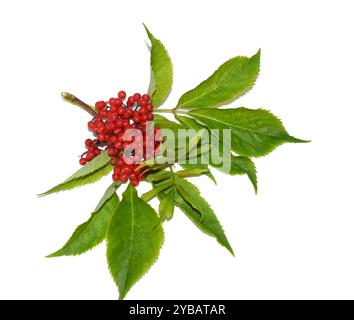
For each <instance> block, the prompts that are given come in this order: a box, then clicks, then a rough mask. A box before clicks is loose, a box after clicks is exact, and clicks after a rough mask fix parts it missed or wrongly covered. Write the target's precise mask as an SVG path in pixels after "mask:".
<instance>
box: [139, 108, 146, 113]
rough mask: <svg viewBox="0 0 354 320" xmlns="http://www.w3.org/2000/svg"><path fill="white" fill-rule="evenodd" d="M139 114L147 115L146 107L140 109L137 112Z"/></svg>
mask: <svg viewBox="0 0 354 320" xmlns="http://www.w3.org/2000/svg"><path fill="white" fill-rule="evenodd" d="M139 113H140V114H141V115H143V114H146V113H147V110H146V107H141V108H140V110H139Z"/></svg>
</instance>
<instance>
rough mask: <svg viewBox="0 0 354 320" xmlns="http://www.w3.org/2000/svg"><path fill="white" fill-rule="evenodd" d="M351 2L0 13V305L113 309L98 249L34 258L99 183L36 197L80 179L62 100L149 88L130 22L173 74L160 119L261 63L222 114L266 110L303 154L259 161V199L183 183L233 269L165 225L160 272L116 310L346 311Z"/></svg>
mask: <svg viewBox="0 0 354 320" xmlns="http://www.w3.org/2000/svg"><path fill="white" fill-rule="evenodd" d="M352 3H353V2H352V1H339V0H336V1H324V0H322V1H308V0H307V1H300V0H297V1H251V0H248V1H221V0H219V1H205V0H204V1H200V2H198V1H174V2H171V1H163V0H161V1H119V2H118V1H87V0H85V1H67V0H60V1H39V0H32V1H16V0H13V1H2V2H1V4H0V30H1V37H0V41H1V43H0V57H1V59H0V104H1V131H2V147H1V151H0V152H1V158H0V165H1V176H0V184H1V211H0V212H1V213H0V298H5V299H11V298H19V299H116V298H117V290H116V287H115V285H114V283H113V281H112V279H111V278H110V275H109V272H108V269H107V264H106V260H105V248H104V245H100V246H99V247H97V248H95V249H94V250H92V251H90V252H89V253H87V254H85V255H82V256H79V257H69V258H66V257H64V258H54V259H46V258H44V256H45V255H46V254H49V253H51V252H53V251H54V250H56V249H58V248H59V247H60V246H61V245H63V244H64V242H65V241H66V240H67V239H68V237H69V236H70V235H71V233H72V231H73V230H74V228H75V227H76V226H77V225H78V224H79V223H81V222H83V221H85V220H86V219H87V218H88V217H89V213H90V211H91V210H92V209H93V208H94V207H95V205H96V203H97V201H98V200H99V198H100V197H101V195H102V193H103V191H104V190H105V187H106V186H107V184H108V183H109V181H110V177H107V178H106V179H104V180H102V181H100V182H99V183H97V184H94V185H90V186H86V187H82V188H78V189H75V190H73V191H71V192H63V193H60V194H56V195H51V196H48V197H46V198H37V197H36V194H37V193H39V192H41V191H44V190H45V189H47V188H48V187H51V186H53V185H55V184H57V183H58V182H61V181H62V180H63V179H65V178H67V177H68V176H69V175H71V174H72V173H73V172H74V171H76V170H77V169H78V168H79V165H78V155H80V154H81V152H82V151H83V149H84V147H83V141H84V139H85V138H87V137H88V136H89V134H88V132H87V130H86V123H87V121H88V120H89V116H88V115H86V114H85V113H84V112H83V111H81V110H80V109H78V108H76V107H74V106H72V105H70V104H66V103H65V102H63V101H62V100H61V97H60V92H61V91H64V90H65V91H69V92H72V93H74V94H76V95H77V96H79V97H81V98H82V99H85V100H86V101H87V102H89V103H93V102H95V101H97V100H101V99H107V98H109V97H110V96H111V95H113V94H115V93H116V92H118V90H120V89H125V90H126V91H127V92H130V93H134V92H136V91H138V92H143V91H145V90H146V89H147V86H148V82H149V52H148V49H147V46H146V40H147V37H146V35H145V32H144V30H143V27H142V24H141V23H142V22H145V23H146V24H147V25H148V26H149V28H150V30H151V31H152V32H153V33H154V34H155V35H156V37H158V38H160V39H161V40H162V41H163V42H164V43H165V45H166V47H167V48H168V50H169V52H170V55H171V57H172V60H173V62H174V70H175V78H174V81H175V82H174V88H173V91H172V94H171V95H170V99H169V100H168V102H167V104H166V107H173V106H174V105H175V104H176V102H177V100H178V98H179V96H180V95H181V94H182V93H184V92H185V91H186V90H189V89H191V88H193V87H194V86H195V85H197V84H198V83H199V82H200V81H201V80H204V79H205V78H206V77H207V76H209V75H210V74H211V73H212V72H213V71H214V70H215V69H216V68H217V67H218V66H219V65H220V64H221V63H223V62H224V61H226V60H227V59H229V58H231V57H233V56H236V55H240V54H242V55H252V54H254V53H255V52H256V51H257V50H258V48H262V57H261V61H262V65H261V75H260V77H259V79H258V81H257V84H256V86H255V87H254V88H253V90H252V91H251V92H249V93H248V94H247V95H246V96H244V97H242V98H241V99H239V100H238V101H236V102H234V103H233V104H232V105H233V106H245V107H249V108H257V107H264V108H268V109H270V110H272V111H273V112H274V113H275V114H276V115H278V116H279V117H280V118H281V119H282V120H283V122H284V124H285V126H286V127H287V129H288V131H289V132H290V133H291V134H293V135H295V136H297V137H299V138H304V139H311V140H312V142H311V143H309V144H298V145H296V144H288V145H284V146H281V147H279V148H278V149H277V150H276V151H275V152H273V153H272V154H271V155H269V156H267V157H265V158H261V159H257V160H256V164H257V168H258V177H259V194H258V195H257V196H256V195H254V192H253V190H252V187H251V184H250V183H249V181H248V180H247V178H246V177H245V176H237V177H229V176H226V175H222V174H219V173H218V172H216V173H215V176H216V177H217V179H218V181H219V184H218V186H215V185H213V184H212V183H211V182H210V181H209V180H208V179H207V178H204V177H203V178H200V179H194V181H195V183H196V184H197V185H198V186H199V187H200V189H201V192H202V194H203V195H204V196H205V197H206V198H208V200H209V201H210V203H211V205H212V207H213V208H214V209H215V212H216V213H217V215H218V217H219V219H220V221H221V223H222V224H223V226H224V228H225V231H226V234H227V236H228V238H229V241H230V243H231V244H232V246H233V247H234V249H235V253H236V257H235V258H233V257H231V256H230V254H229V253H228V252H227V251H226V250H225V249H224V248H222V247H221V246H219V245H218V244H217V243H216V241H215V240H214V239H213V238H210V237H208V236H206V235H204V234H202V233H201V232H200V231H199V230H198V229H197V228H196V227H195V226H194V225H193V224H192V223H191V222H190V221H189V220H188V219H187V218H186V217H185V216H184V215H183V214H182V213H181V212H179V211H177V212H176V213H175V217H174V219H173V220H172V221H171V222H169V223H166V224H165V233H166V240H165V244H164V247H163V249H162V250H161V254H160V258H159V260H158V262H157V263H156V264H155V265H154V266H153V267H152V268H151V270H150V271H149V273H148V274H147V275H146V276H145V277H144V278H143V279H142V280H141V281H139V283H138V284H137V285H136V286H134V287H133V289H132V290H131V291H130V293H129V294H128V296H127V298H128V299H224V298H225V299H249V298H255V299H262V298H267V299H276V298H280V299H291V298H295V299H300V298H304V299H312V298H354V287H353V285H354V273H353V269H354V250H353V244H354V231H353V229H354V216H353V214H354V210H353V209H354V205H353V186H352V182H353V180H354V174H353V163H354V151H353V141H352V138H353V134H354V126H353V116H354V105H353V102H354V99H353V77H354V62H353V59H354V45H353V34H352V31H353V30H354V20H353V9H354V8H353V4H352ZM145 190H147V185H145V186H144V187H142V188H140V191H141V192H142V191H145Z"/></svg>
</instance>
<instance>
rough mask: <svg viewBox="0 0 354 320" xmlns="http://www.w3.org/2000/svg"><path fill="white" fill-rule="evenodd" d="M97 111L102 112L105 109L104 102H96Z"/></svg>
mask: <svg viewBox="0 0 354 320" xmlns="http://www.w3.org/2000/svg"><path fill="white" fill-rule="evenodd" d="M95 107H96V109H97V110H103V109H104V108H105V107H106V102H104V101H97V102H96V104H95Z"/></svg>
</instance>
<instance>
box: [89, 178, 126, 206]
mask: <svg viewBox="0 0 354 320" xmlns="http://www.w3.org/2000/svg"><path fill="white" fill-rule="evenodd" d="M121 184H122V183H121V182H113V183H112V184H111V185H110V186H109V187H108V188H107V190H106V191H105V193H104V194H103V196H102V198H101V200H100V202H99V203H98V204H97V206H96V209H95V211H98V210H100V209H101V207H102V206H103V205H104V204H105V203H106V201H107V200H108V199H110V198H111V197H112V196H113V195H114V194H115V193H116V191H117V189H118V188H119V187H120V185H121Z"/></svg>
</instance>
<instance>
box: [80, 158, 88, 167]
mask: <svg viewBox="0 0 354 320" xmlns="http://www.w3.org/2000/svg"><path fill="white" fill-rule="evenodd" d="M79 162H80V164H81V165H82V166H84V165H85V164H86V163H87V160H86V159H85V158H80V160H79Z"/></svg>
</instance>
